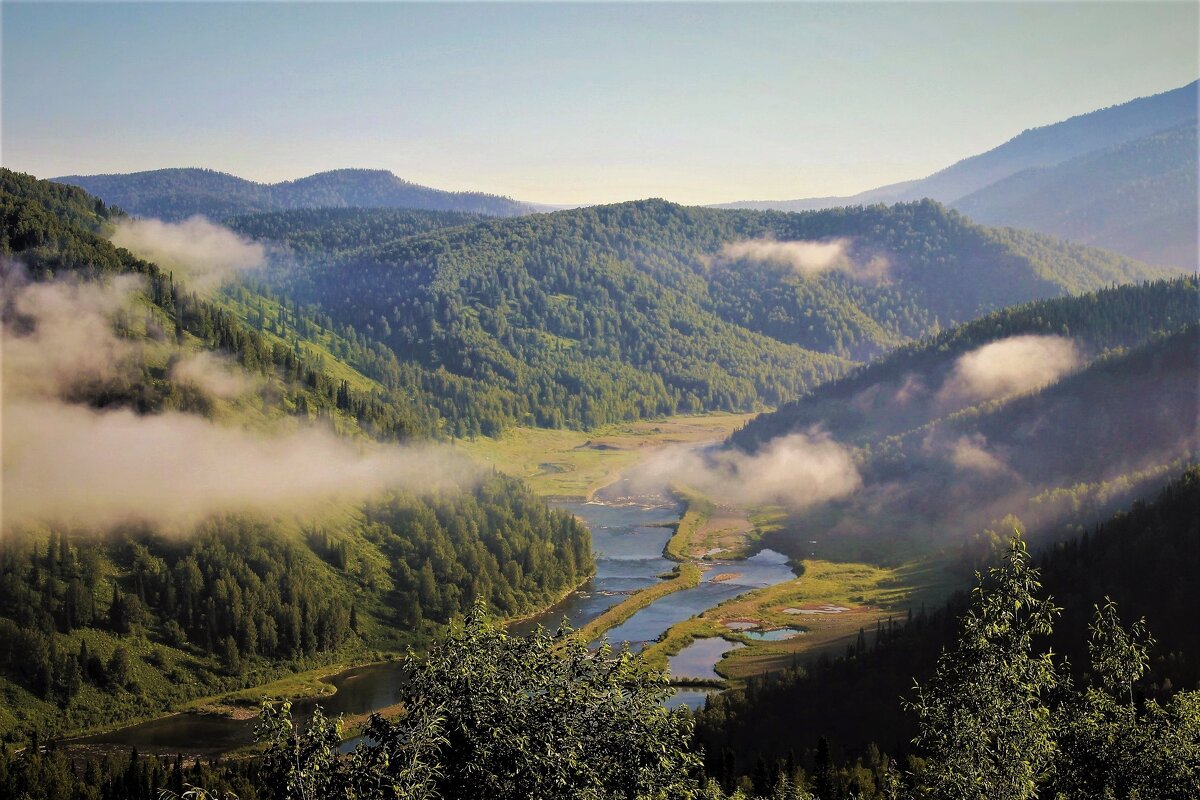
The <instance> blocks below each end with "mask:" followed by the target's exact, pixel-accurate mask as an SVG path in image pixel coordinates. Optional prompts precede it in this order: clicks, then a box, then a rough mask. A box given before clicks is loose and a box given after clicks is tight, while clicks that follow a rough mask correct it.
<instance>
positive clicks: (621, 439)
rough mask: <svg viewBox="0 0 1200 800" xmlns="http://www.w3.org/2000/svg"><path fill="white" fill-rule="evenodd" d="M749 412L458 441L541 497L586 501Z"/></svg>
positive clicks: (716, 437) (740, 421)
mask: <svg viewBox="0 0 1200 800" xmlns="http://www.w3.org/2000/svg"><path fill="white" fill-rule="evenodd" d="M753 416H754V415H753V414H705V415H699V416H677V417H668V418H666V419H661V420H643V421H639V422H627V423H621V424H617V425H607V426H605V427H602V428H597V429H596V430H593V431H568V430H545V429H541V428H514V429H512V430H509V431H508V432H506V433H505V434H504V435H503V436H502V437H500V438H498V439H490V438H486V437H480V438H478V439H475V440H474V441H465V440H464V441H459V442H456V443H455V444H456V446H457V447H460V448H461V449H462V450H463V451H464V452H466V453H467V454H468V455H470V456H472V457H473V458H475V459H476V460H477V461H481V462H483V463H485V464H489V465H491V466H494V467H495V468H496V469H498V470H500V471H501V472H504V473H506V474H509V475H514V476H516V477H519V478H523V479H524V480H525V481H526V482H527V483H528V484H529V486H530V487H531V488H532V489H533V491H535V492H536V493H538V494H539V495H542V496H543V497H557V498H563V499H572V500H586V499H590V498H591V496H592V494H593V493H594V492H596V490H598V489H601V488H603V487H604V486H607V485H608V484H610V483H612V482H613V481H615V480H616V479H617V478H618V476H619V475H620V474H621V473H622V472H624V471H625V470H627V469H629V468H630V467H633V466H634V465H635V464H637V463H638V462H639V461H641V460H643V459H645V458H646V457H647V456H648V455H650V454H651V453H653V452H654V451H656V450H659V449H661V448H664V447H668V446H671V445H684V444H701V443H705V442H716V441H720V440H722V439H724V438H725V437H726V436H728V435H729V434H730V433H732V432H733V431H735V430H737V429H738V428H740V427H742V425H744V424H745V423H746V421H747V420H749V419H750V418H752V417H753Z"/></svg>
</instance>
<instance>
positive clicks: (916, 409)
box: [732, 276, 1200, 450]
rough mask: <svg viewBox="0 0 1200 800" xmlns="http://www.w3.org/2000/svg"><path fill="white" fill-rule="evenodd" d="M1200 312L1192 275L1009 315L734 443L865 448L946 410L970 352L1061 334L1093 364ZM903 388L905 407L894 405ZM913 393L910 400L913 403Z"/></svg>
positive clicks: (882, 362) (879, 368) (817, 393)
mask: <svg viewBox="0 0 1200 800" xmlns="http://www.w3.org/2000/svg"><path fill="white" fill-rule="evenodd" d="M1198 307H1200V283H1198V282H1197V278H1196V277H1195V276H1191V277H1178V278H1174V279H1171V280H1161V281H1153V282H1149V283H1144V284H1140V285H1124V286H1114V287H1111V288H1107V289H1101V290H1099V291H1096V292H1089V293H1086V294H1083V295H1078V296H1072V297H1063V298H1055V299H1052V300H1039V301H1035V302H1031V303H1024V304H1021V305H1017V306H1012V307H1009V308H1005V309H1002V310H1000V311H996V312H993V313H991V314H988V315H986V316H983V317H980V318H979V319H977V320H974V321H972V322H968V323H966V324H964V325H960V326H957V327H954V328H951V329H949V330H946V331H943V332H941V333H939V334H938V335H936V336H933V337H930V338H928V339H923V340H921V341H917V342H912V343H909V344H906V345H904V346H901V347H898V348H897V349H895V350H894V351H892V352H890V353H888V354H887V355H886V356H883V357H881V358H879V359H877V360H875V361H873V362H871V363H870V364H867V365H865V366H862V367H860V368H858V369H856V370H854V371H853V372H852V373H851V374H849V375H846V376H845V377H843V378H840V379H838V380H836V381H831V382H829V383H827V384H824V385H822V386H820V387H818V388H816V389H814V390H813V391H812V392H811V393H809V394H807V395H805V396H804V397H801V398H799V399H797V400H794V401H791V402H789V403H785V404H784V405H782V406H780V407H779V408H778V409H776V410H775V411H774V412H772V413H769V414H762V415H760V416H758V417H756V418H755V419H754V420H752V421H751V422H750V423H749V424H748V425H747V426H746V427H745V428H743V429H742V430H740V431H738V432H737V433H736V434H734V436H733V437H732V441H733V443H734V444H736V445H737V446H738V447H740V448H743V449H746V450H754V449H757V448H759V447H761V446H763V445H764V444H765V443H767V442H768V441H770V440H771V439H773V438H775V437H779V436H785V435H787V434H788V433H791V432H794V431H800V430H806V429H807V428H809V427H811V426H813V425H818V424H819V425H821V426H822V427H823V428H824V429H825V430H826V431H828V432H829V433H831V434H833V435H834V436H836V437H837V438H838V439H839V440H841V441H845V442H847V443H851V444H854V445H863V444H867V443H870V442H872V441H876V440H881V439H883V438H885V437H887V436H893V435H897V434H901V433H904V432H905V431H909V430H915V429H920V428H922V427H923V426H926V425H928V424H929V423H931V422H933V421H934V420H936V419H938V418H939V417H940V416H942V415H944V414H945V413H947V411H948V409H947V407H945V406H941V405H939V404H938V403H936V402H934V401H933V398H932V397H931V396H930V395H931V393H933V392H936V390H937V388H938V387H940V386H942V385H943V384H944V383H945V381H946V380H947V379H948V378H949V377H950V375H951V373H952V372H953V370H954V367H955V364H956V362H957V360H958V359H959V358H960V357H962V356H963V355H965V354H967V353H968V352H970V351H973V350H977V349H978V348H980V347H983V346H984V345H987V344H989V343H991V342H996V341H999V340H1002V339H1007V338H1011V337H1017V336H1063V337H1068V338H1070V339H1071V340H1072V341H1074V342H1076V343H1077V345H1078V346H1079V347H1081V348H1082V349H1083V351H1084V352H1085V353H1086V354H1087V356H1088V357H1089V358H1094V357H1097V356H1099V355H1102V354H1105V353H1115V352H1120V351H1122V350H1125V349H1128V348H1133V347H1137V346H1140V345H1142V344H1145V343H1146V342H1148V341H1149V340H1151V339H1152V338H1154V337H1156V336H1161V335H1163V334H1166V333H1170V332H1173V331H1176V330H1178V329H1180V328H1182V327H1184V326H1186V325H1188V324H1189V323H1192V322H1195V321H1196V319H1197V308H1198ZM905 387H907V388H908V391H907V392H904V395H903V396H902V397H901V400H902V401H903V402H896V397H897V395H898V394H900V393H901V392H902V390H904V389H905ZM910 395H911V397H912V399H913V402H907V400H908V399H909V396H910Z"/></svg>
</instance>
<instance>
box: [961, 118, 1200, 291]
mask: <svg viewBox="0 0 1200 800" xmlns="http://www.w3.org/2000/svg"><path fill="white" fill-rule="evenodd" d="M1196 152H1197V143H1196V125H1195V123H1194V122H1193V123H1191V124H1189V125H1183V126H1181V127H1178V128H1172V129H1170V130H1167V131H1161V132H1158V133H1154V134H1151V135H1150V136H1146V137H1143V138H1141V139H1136V140H1134V141H1131V142H1127V143H1125V144H1122V145H1119V146H1117V147H1114V148H1109V149H1105V150H1100V151H1097V152H1093V153H1088V154H1087V155H1084V156H1080V157H1078V158H1074V159H1071V160H1069V161H1065V162H1063V163H1060V164H1056V165H1054V166H1049V167H1035V168H1031V169H1027V170H1023V171H1021V172H1018V173H1016V174H1014V175H1011V176H1009V177H1008V178H1005V179H1003V180H1001V181H997V182H996V183H994V184H991V185H989V186H987V187H985V188H983V189H981V190H979V191H977V192H974V193H972V194H969V195H967V196H966V197H963V198H961V199H959V200H957V201H956V202H955V204H954V206H955V208H957V209H958V210H959V211H962V212H963V213H964V214H967V215H968V216H970V217H971V218H972V219H975V220H978V221H979V222H982V223H984V224H987V225H1011V226H1013V227H1016V228H1025V229H1028V230H1034V231H1039V232H1041V233H1047V234H1051V235H1053V236H1058V237H1061V238H1064V239H1070V240H1071V241H1075V242H1082V243H1085V244H1090V245H1094V246H1096V247H1103V248H1106V249H1109V250H1114V251H1117V252H1120V253H1128V254H1130V255H1132V256H1134V257H1135V258H1139V259H1141V260H1143V261H1147V262H1149V263H1152V264H1171V265H1174V266H1177V267H1179V268H1180V269H1181V270H1182V269H1185V268H1186V269H1189V270H1193V271H1194V270H1195V269H1196V268H1197V261H1196V259H1197V242H1198V241H1200V232H1198V230H1197V216H1198V213H1200V212H1198V211H1197V205H1196V196H1197V183H1196V175H1197V162H1196Z"/></svg>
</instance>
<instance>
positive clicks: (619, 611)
mask: <svg viewBox="0 0 1200 800" xmlns="http://www.w3.org/2000/svg"><path fill="white" fill-rule="evenodd" d="M700 575H701V570H700V567H698V566H696V565H695V564H693V563H691V562H685V563H683V564H680V565H679V566H678V567H676V568H675V575H674V576H673V577H671V578H668V579H667V580H665V581H662V582H661V583H656V584H654V585H653V586H649V587H647V588H645V589H642V590H641V591H639V592H636V593H634V594H631V595H630V596H629V597H627V598H626V599H624V600H622V601H621V602H620V603H617V604H616V605H615V606H613V607H612V608H610V609H608V610H607V611H605V612H604V613H603V614H601V615H600V616H598V617H596V618H595V619H593V620H592V621H591V622H589V623H588V624H586V625H584V626H583V627H582V628H580V629H579V630H578V631H577V635H579V636H581V637H583V638H584V639H585V640H586V641H589V642H590V641H593V640H595V639H599V638H600V637H601V636H603V635H604V633H605V632H606V631H609V630H611V629H612V628H615V627H617V626H618V625H620V624H621V623H622V622H624V621H625V620H627V619H629V618H630V617H632V616H633V615H634V614H636V613H637V612H639V611H641V610H642V609H643V608H645V607H646V606H648V605H650V604H651V603H653V602H654V601H656V600H659V599H661V598H663V597H666V596H667V595H669V594H671V593H672V592H678V591H680V590H681V589H690V588H692V587H693V586H698V585H699V584H700Z"/></svg>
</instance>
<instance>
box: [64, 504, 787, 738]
mask: <svg viewBox="0 0 1200 800" xmlns="http://www.w3.org/2000/svg"><path fill="white" fill-rule="evenodd" d="M599 496H600V497H601V498H602V499H600V500H596V501H592V502H586V503H583V502H574V503H556V504H555V505H557V506H558V507H560V508H564V509H566V510H568V511H570V512H571V513H573V514H575V515H576V516H578V517H579V518H580V519H582V520H583V521H584V522H585V523H586V524H587V525H588V527H589V529H590V530H591V532H592V550H593V552H594V553H595V555H596V574H595V576H594V577H593V578H591V579H590V580H589V581H587V582H586V583H585V584H584V585H583V586H581V587H580V588H579V589H578V590H576V591H575V592H572V593H571V594H570V595H568V596H567V598H566V599H564V600H563V601H562V602H560V603H559V604H557V605H555V606H554V607H553V608H550V609H548V610H547V611H545V612H542V613H541V614H538V615H536V616H534V617H531V618H529V619H527V620H523V621H521V622H519V623H514V624H513V625H512V626H511V627H510V630H511V631H513V632H516V633H522V634H524V633H528V632H530V631H532V630H533V629H534V628H535V627H536V626H538V625H544V626H546V627H547V628H550V629H552V630H553V629H556V628H557V627H558V625H559V623H560V622H561V621H562V620H563V619H564V618H566V619H567V621H568V622H569V623H570V625H571V626H572V627H573V628H579V627H580V626H582V625H583V624H585V623H587V622H588V621H590V620H592V619H594V618H595V617H596V616H598V615H599V614H601V613H602V612H604V611H605V610H606V609H608V608H610V607H611V606H614V605H616V604H617V603H619V602H621V600H623V599H624V598H625V597H626V596H627V595H629V594H631V593H632V592H635V591H637V590H638V589H642V588H645V587H647V586H650V585H653V584H654V583H655V582H657V581H658V580H659V577H658V576H659V575H662V574H663V573H665V572H670V571H671V570H672V569H673V568H674V567H675V562H673V561H670V560H668V559H666V558H664V557H663V554H662V551H663V547H664V546H665V545H666V543H667V540H668V539H670V538H671V534H672V533H673V529H672V528H670V527H667V526H668V525H670V524H671V523H674V522H676V521H678V519H679V515H680V511H681V507H680V505H679V504H678V503H677V502H676V501H675V500H674V499H672V498H671V497H670V496H668V495H667V494H666V493H665V492H662V493H654V492H652V493H643V494H639V495H636V496H630V495H629V494H627V493H625V492H623V491H622V490H621V484H619V483H618V484H615V485H614V486H613V487H611V488H610V489H608V490H607V491H605V492H602V493H600V495H599ZM718 576H720V578H721V579H720V580H714V578H717V577H718ZM793 577H795V573H794V572H792V570H791V568H790V567H789V566H788V565H787V559H786V558H785V557H784V556H783V555H781V554H779V553H776V552H773V551H771V550H763V551H760V552H759V553H757V554H756V555H754V556H753V557H751V558H749V559H746V560H744V561H727V562H713V563H712V565H711V568H709V569H707V570H706V572H705V573H704V577H703V578H702V580H701V583H700V584H699V585H698V586H695V587H693V588H691V589H684V590H682V591H679V592H675V593H674V594H670V595H667V596H666V597H663V598H661V599H659V600H657V601H655V602H654V603H651V604H650V605H649V606H647V607H646V608H644V609H642V610H640V611H638V612H637V613H636V614H634V615H633V616H632V617H630V618H629V619H628V620H626V621H625V622H624V623H623V624H621V625H619V626H617V627H615V628H613V629H612V630H611V631H609V634H608V638H609V641H611V642H613V643H615V644H616V643H621V642H629V644H630V646H631V647H632V648H633V649H635V650H640V649H641V648H642V647H643V646H645V645H646V644H647V643H649V642H652V641H654V640H656V639H657V638H658V637H659V636H660V635H661V634H662V633H664V632H665V631H666V630H667V629H668V628H670V627H671V626H672V625H674V624H675V623H677V622H682V621H683V620H685V619H688V618H689V617H691V616H694V615H695V614H699V613H700V612H702V611H705V610H707V609H709V608H712V607H713V606H715V605H717V604H719V603H721V602H724V601H725V600H728V599H730V598H732V597H736V596H737V595H739V594H742V593H744V592H748V591H751V590H752V589H756V588H759V587H762V586H769V585H771V584H774V583H778V582H780V581H785V580H790V579H791V578H793ZM719 643H723V644H719ZM727 645H729V643H728V642H724V640H721V639H717V640H711V641H709V642H706V640H701V641H700V642H696V643H694V644H693V645H691V646H690V647H689V648H688V650H687V651H685V652H684V653H680V655H679V656H676V657H675V658H673V659H672V667H673V668H674V669H676V670H677V671H678V672H679V673H680V674H679V677H716V673H715V672H713V671H712V666H713V665H714V664H715V663H716V662H717V661H718V660H719V659H720V657H721V656H722V655H723V654H724V652H726V651H727V650H728V649H729V647H728V646H727ZM685 665H686V666H685ZM696 673H699V674H696ZM402 678H403V674H402V667H401V665H400V664H398V663H386V664H372V665H368V666H364V667H356V668H354V669H351V670H348V671H346V672H343V673H340V674H338V675H335V676H332V677H330V678H329V679H328V682H329V683H330V684H332V685H333V686H334V687H335V688H336V689H337V692H336V693H335V694H333V695H330V696H325V697H319V698H305V699H301V700H297V701H295V702H294V703H293V711H294V713H295V714H296V715H297V716H299V717H301V718H305V717H307V716H309V715H310V714H311V713H312V709H313V708H314V707H316V706H317V705H318V704H319V705H320V706H321V707H322V709H323V710H324V711H325V713H326V714H327V715H330V716H336V715H338V714H345V715H347V716H352V715H357V714H366V713H369V712H372V711H377V710H379V709H382V708H386V707H388V706H390V705H393V704H394V703H395V702H396V699H397V692H398V686H399V684H400V681H401V680H402ZM712 691H713V690H712V689H700V688H696V689H693V688H685V689H679V690H677V691H676V693H675V694H674V695H673V696H672V697H671V698H669V699H668V700H667V702H666V705H667V706H668V707H672V708H673V707H676V706H680V705H687V706H690V707H692V708H698V707H700V706H702V705H704V701H705V699H706V698H707V697H708V695H709V694H710V693H711V692H712ZM254 724H255V721H254V720H253V719H250V720H237V719H233V718H230V717H226V716H222V715H217V714H198V713H192V712H188V713H181V714H174V715H172V716H168V717H162V718H160V719H156V720H151V721H149V722H144V723H141V724H139V725H132V726H128V727H125V728H120V729H117V730H114V731H109V732H106V733H101V734H96V735H94V736H87V737H82V738H79V739H74V740H71V741H70V742H69V744H72V745H88V746H90V747H92V748H97V747H98V748H104V749H108V748H116V749H125V748H128V747H137V748H138V750H139V751H140V752H143V753H162V754H175V753H183V754H184V755H199V756H206V757H210V756H215V755H220V754H222V753H226V752H229V751H230V750H234V749H236V748H238V747H242V746H244V745H246V744H249V743H250V742H251V741H252V740H253V736H254Z"/></svg>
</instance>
